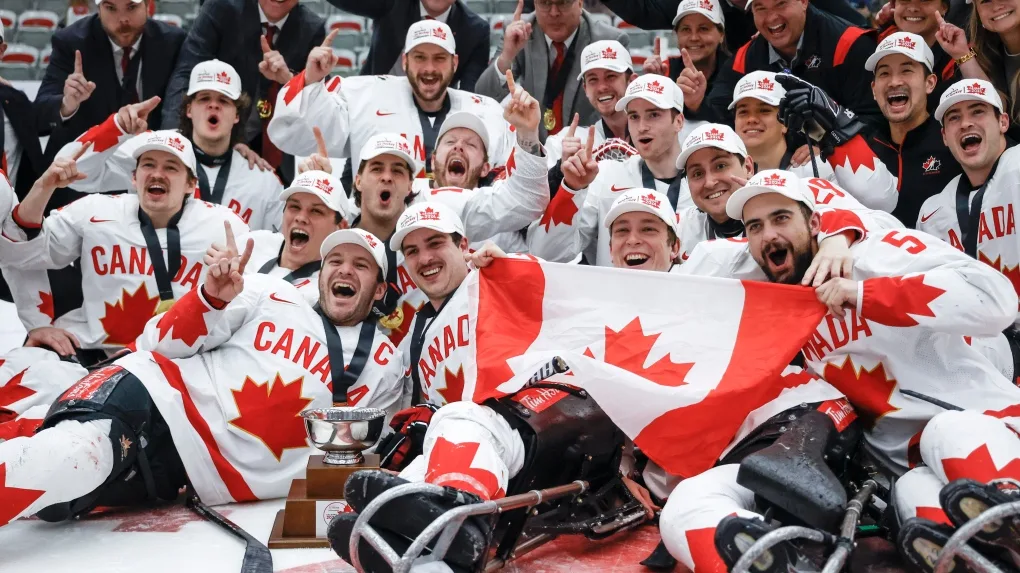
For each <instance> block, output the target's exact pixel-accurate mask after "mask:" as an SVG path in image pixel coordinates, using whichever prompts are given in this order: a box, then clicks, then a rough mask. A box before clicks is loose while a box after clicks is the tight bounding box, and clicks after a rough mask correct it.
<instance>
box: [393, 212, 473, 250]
mask: <svg viewBox="0 0 1020 573" xmlns="http://www.w3.org/2000/svg"><path fill="white" fill-rule="evenodd" d="M418 229H432V230H433V231H439V232H440V233H457V234H459V235H460V236H462V237H463V236H464V222H463V221H461V220H460V216H459V215H457V212H456V211H454V209H453V208H452V207H450V206H448V205H444V204H442V203H440V202H438V201H426V202H423V203H415V204H414V205H411V206H410V207H408V208H407V210H406V211H404V214H403V215H401V216H400V220H399V221H397V230H396V231H394V233H393V236H392V237H390V248H391V249H393V250H394V251H399V250H400V248H401V246H402V243H403V242H404V237H406V236H407V235H408V234H409V233H411V232H412V231H417V230H418Z"/></svg>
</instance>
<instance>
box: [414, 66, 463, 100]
mask: <svg viewBox="0 0 1020 573" xmlns="http://www.w3.org/2000/svg"><path fill="white" fill-rule="evenodd" d="M420 77H421V75H420V74H418V73H416V72H412V71H411V70H408V71H407V79H408V81H409V82H410V83H411V91H413V92H414V95H415V96H417V97H418V99H419V100H421V101H423V102H435V101H441V100H442V99H443V98H444V97H446V89H447V88H449V87H450V84H451V83H453V72H452V71H451V72H450V75H448V76H447V75H445V74H443V75H441V76H440V78H439V87H438V89H437V90H436V92H435V94H433V95H431V96H429V95H426V94H424V93H423V92H422V90H421V87H420V86H419V85H418V84H419V82H420V81H421V80H420V79H419V78H420Z"/></svg>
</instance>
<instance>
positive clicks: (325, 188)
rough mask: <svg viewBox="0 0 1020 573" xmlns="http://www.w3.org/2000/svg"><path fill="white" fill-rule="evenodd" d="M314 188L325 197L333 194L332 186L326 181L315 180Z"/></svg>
mask: <svg viewBox="0 0 1020 573" xmlns="http://www.w3.org/2000/svg"><path fill="white" fill-rule="evenodd" d="M315 188H316V189H318V190H319V191H322V192H323V193H325V194H326V195H332V194H333V186H332V185H330V184H329V180H328V179H316V180H315Z"/></svg>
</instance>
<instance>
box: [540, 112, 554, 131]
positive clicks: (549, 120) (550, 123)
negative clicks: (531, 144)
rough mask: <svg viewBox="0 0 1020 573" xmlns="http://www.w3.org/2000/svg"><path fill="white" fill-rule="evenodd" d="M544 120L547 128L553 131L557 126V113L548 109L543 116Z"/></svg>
mask: <svg viewBox="0 0 1020 573" xmlns="http://www.w3.org/2000/svg"><path fill="white" fill-rule="evenodd" d="M542 121H543V122H544V123H545V130H546V131H552V130H553V128H554V127H556V114H555V113H553V110H551V109H547V110H545V114H544V115H543V116H542Z"/></svg>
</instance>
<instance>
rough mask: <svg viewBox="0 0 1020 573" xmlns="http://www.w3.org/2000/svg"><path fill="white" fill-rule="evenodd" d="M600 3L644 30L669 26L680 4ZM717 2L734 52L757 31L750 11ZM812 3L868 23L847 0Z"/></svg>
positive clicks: (663, 0) (661, 0)
mask: <svg viewBox="0 0 1020 573" xmlns="http://www.w3.org/2000/svg"><path fill="white" fill-rule="evenodd" d="M750 1H751V0H748V2H750ZM602 3H603V4H605V5H606V7H607V8H609V9H610V10H612V11H613V12H614V13H616V15H617V16H619V17H620V18H623V19H624V21H626V22H627V23H629V24H631V25H633V26H637V27H638V28H643V29H645V30H669V29H671V28H672V27H673V18H674V17H676V9H677V7H678V6H680V0H602ZM719 4H720V5H721V6H722V11H723V18H724V19H725V21H726V46H727V47H729V49H730V51H731V52H736V51H737V49H738V48H740V46H743V45H744V44H745V43H747V42H748V41H750V40H751V37H752V36H754V35H755V33H757V32H758V30H756V29H755V27H754V18H753V17H752V16H751V12H750V11H745V10H741V9H740V8H737V7H735V6H733V5H732V4H730V3H729V2H728V1H727V0H721V1H720V3H719ZM811 5H812V6H815V7H817V8H818V9H819V10H824V11H826V12H828V13H830V14H834V15H836V16H839V17H840V18H843V19H844V20H846V21H848V22H850V23H851V24H853V25H855V26H867V25H868V22H867V21H866V20H865V19H864V16H861V14H860V13H859V12H857V11H856V10H854V9H853V7H851V6H850V4H848V3H847V2H846V0H811Z"/></svg>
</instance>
